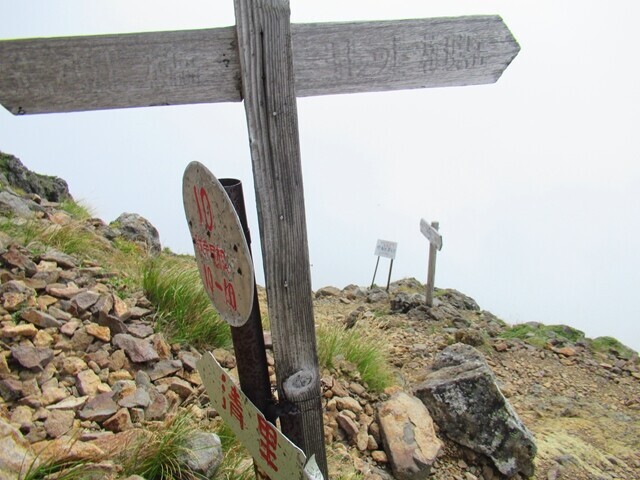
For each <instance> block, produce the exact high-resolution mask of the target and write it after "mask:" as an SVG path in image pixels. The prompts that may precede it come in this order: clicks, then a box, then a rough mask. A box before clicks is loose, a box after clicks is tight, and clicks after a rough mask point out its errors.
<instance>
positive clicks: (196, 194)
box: [193, 185, 202, 225]
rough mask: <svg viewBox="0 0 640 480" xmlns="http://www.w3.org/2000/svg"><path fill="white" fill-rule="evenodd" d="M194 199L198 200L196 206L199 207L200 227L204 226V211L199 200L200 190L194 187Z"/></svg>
mask: <svg viewBox="0 0 640 480" xmlns="http://www.w3.org/2000/svg"><path fill="white" fill-rule="evenodd" d="M193 197H194V198H195V199H196V206H197V207H198V217H199V218H200V225H202V209H201V208H200V199H199V198H198V189H197V187H196V186H195V185H194V186H193Z"/></svg>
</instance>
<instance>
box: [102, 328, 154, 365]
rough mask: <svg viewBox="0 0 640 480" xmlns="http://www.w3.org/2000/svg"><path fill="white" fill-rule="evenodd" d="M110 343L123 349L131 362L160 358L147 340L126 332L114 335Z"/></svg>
mask: <svg viewBox="0 0 640 480" xmlns="http://www.w3.org/2000/svg"><path fill="white" fill-rule="evenodd" d="M111 343H113V345H115V346H116V347H118V348H121V349H123V350H124V351H125V353H126V354H127V356H128V357H129V358H130V359H131V361H132V362H136V363H143V362H149V361H151V360H157V359H158V358H160V357H159V356H158V352H157V351H156V350H155V349H154V348H153V346H152V345H151V344H150V343H149V342H148V341H146V340H141V339H139V338H135V337H133V336H131V335H129V334H126V333H119V334H117V335H115V336H114V337H113V341H112V342H111Z"/></svg>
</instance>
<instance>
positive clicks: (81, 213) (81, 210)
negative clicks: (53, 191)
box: [60, 199, 93, 221]
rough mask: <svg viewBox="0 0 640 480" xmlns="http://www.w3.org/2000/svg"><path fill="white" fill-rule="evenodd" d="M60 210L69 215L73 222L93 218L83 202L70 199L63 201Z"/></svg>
mask: <svg viewBox="0 0 640 480" xmlns="http://www.w3.org/2000/svg"><path fill="white" fill-rule="evenodd" d="M60 208H61V209H62V210H63V211H65V212H66V213H68V214H69V216H70V217H71V218H73V219H75V220H80V221H82V220H88V219H90V218H91V217H93V211H92V209H91V207H89V205H87V204H86V203H84V202H83V201H81V200H79V201H75V200H71V199H67V200H63V201H62V203H61V204H60Z"/></svg>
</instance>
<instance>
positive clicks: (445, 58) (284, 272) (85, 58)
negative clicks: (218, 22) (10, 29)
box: [0, 0, 519, 478]
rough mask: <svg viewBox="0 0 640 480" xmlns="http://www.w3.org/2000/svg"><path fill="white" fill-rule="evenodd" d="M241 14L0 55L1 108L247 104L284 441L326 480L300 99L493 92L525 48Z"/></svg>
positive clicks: (496, 20) (417, 25) (1, 44)
mask: <svg viewBox="0 0 640 480" xmlns="http://www.w3.org/2000/svg"><path fill="white" fill-rule="evenodd" d="M234 2H235V13H236V26H235V28H234V27H227V28H219V29H212V30H199V31H193V32H161V33H140V34H130V35H108V36H97V37H84V38H59V39H30V40H8V41H0V103H2V105H3V106H4V107H5V108H7V109H8V110H9V111H10V112H12V113H14V114H18V115H20V114H29V113H42V112H68V111H84V110H96V109H106V108H124V107H140V106H153V105H176V104H187V103H211V102H224V101H239V100H243V101H244V104H245V111H246V116H247V124H248V129H249V138H250V146H251V157H252V162H253V171H254V184H255V189H256V200H257V206H258V221H259V225H260V235H261V240H262V253H263V265H264V271H265V280H266V288H267V296H268V303H269V317H270V318H271V324H272V335H273V344H274V356H275V361H276V370H277V372H276V373H277V377H278V392H279V397H280V398H284V399H287V400H288V401H289V402H291V403H292V404H293V405H295V407H296V411H293V412H291V414H290V415H283V416H281V417H280V421H281V426H282V431H283V433H284V434H285V435H286V436H287V437H289V438H290V439H291V440H292V441H293V442H294V443H295V444H296V445H298V446H300V447H301V448H302V450H303V451H304V452H305V453H306V454H307V455H308V456H311V455H312V454H315V456H316V458H317V461H318V465H319V467H320V469H321V470H322V472H323V474H324V476H325V478H327V468H326V455H325V449H324V437H323V425H322V411H321V401H320V378H319V373H318V360H317V355H316V346H315V331H314V320H313V305H312V295H311V293H312V292H311V278H310V269H309V252H308V242H307V231H306V220H305V208H304V193H303V182H302V168H301V159H300V145H299V136H298V121H297V106H296V96H305V95H322V94H335V93H355V92H365V91H383V90H397V89H407V88H422V87H440V86H456V85H475V84H485V83H493V82H495V81H496V80H497V79H498V78H499V77H500V75H501V74H502V72H503V71H504V70H505V68H506V67H507V66H508V65H509V63H510V62H511V61H512V60H513V58H514V57H515V56H516V55H517V53H518V51H519V46H518V44H517V42H516V41H515V39H514V38H513V36H512V35H511V33H510V32H509V30H508V29H507V27H506V26H505V25H504V23H503V22H502V19H501V18H500V17H498V16H477V17H461V18H443V19H428V20H406V21H388V22H364V23H342V24H312V25H299V26H292V25H290V22H289V17H290V12H289V4H288V1H287V0H234ZM6 20H7V21H10V19H6Z"/></svg>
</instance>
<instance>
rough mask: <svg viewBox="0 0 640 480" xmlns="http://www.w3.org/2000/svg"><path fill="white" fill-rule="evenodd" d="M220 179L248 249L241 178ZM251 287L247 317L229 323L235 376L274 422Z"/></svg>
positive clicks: (260, 328) (248, 240)
mask: <svg viewBox="0 0 640 480" xmlns="http://www.w3.org/2000/svg"><path fill="white" fill-rule="evenodd" d="M220 183H221V184H222V186H223V187H224V190H225V192H227V195H228V196H229V199H230V200H231V203H232V204H233V207H234V208H235V210H236V213H237V214H238V218H239V219H240V225H242V231H243V232H244V236H245V238H246V239H247V245H249V250H251V236H250V234H249V227H248V225H247V214H246V211H245V208H244V196H243V194H242V182H240V180H236V179H233V178H222V179H220ZM253 288H254V290H253V291H254V295H253V307H252V309H251V314H250V315H249V319H248V320H247V322H246V323H245V324H244V325H242V326H241V327H231V339H232V340H233V350H234V352H235V354H236V364H237V367H238V377H239V379H240V387H241V388H242V391H243V392H244V393H245V395H246V396H247V397H249V400H251V401H252V402H253V403H254V404H255V406H256V407H258V410H260V411H261V412H262V413H263V415H264V416H265V417H266V419H267V420H269V421H270V422H271V423H275V419H276V416H275V408H273V407H274V403H273V398H272V396H271V383H270V382H269V369H268V366H267V355H266V350H265V346H264V334H263V332H262V321H261V319H260V306H259V304H258V290H257V287H256V285H255V282H254V285H253Z"/></svg>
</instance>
